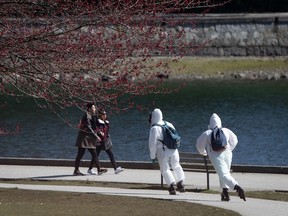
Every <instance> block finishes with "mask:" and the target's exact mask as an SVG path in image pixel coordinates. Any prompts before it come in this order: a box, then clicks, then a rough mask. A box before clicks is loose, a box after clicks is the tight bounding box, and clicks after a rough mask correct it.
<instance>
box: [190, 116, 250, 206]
mask: <svg viewBox="0 0 288 216" xmlns="http://www.w3.org/2000/svg"><path fill="white" fill-rule="evenodd" d="M216 127H217V128H218V129H219V128H222V122H221V119H220V117H219V116H218V115H217V114H216V113H214V114H213V115H212V116H211V118H210V124H209V125H208V130H206V131H204V132H203V133H202V134H201V135H200V136H199V138H198V139H197V143H196V147H197V149H198V151H199V153H200V154H202V155H207V153H208V156H209V158H210V160H211V162H212V164H213V166H214V168H215V170H216V172H217V174H218V176H219V181H220V187H221V188H222V193H221V201H229V200H230V196H229V194H228V189H229V188H233V189H234V190H236V191H237V193H238V196H239V197H240V198H241V199H243V200H244V201H246V198H245V194H244V190H243V189H242V188H241V187H240V186H239V185H238V182H237V181H236V180H235V179H234V178H233V177H232V176H231V174H230V168H231V163H232V157H233V155H232V151H233V150H234V148H235V147H236V145H237V144H238V139H237V136H236V135H235V134H234V133H233V132H232V131H231V130H230V129H228V128H222V130H223V133H224V135H225V137H226V141H227V145H226V147H225V149H223V150H220V151H214V150H213V149H212V146H211V136H212V131H213V129H215V128H216ZM214 131H216V130H214ZM213 135H214V133H213Z"/></svg>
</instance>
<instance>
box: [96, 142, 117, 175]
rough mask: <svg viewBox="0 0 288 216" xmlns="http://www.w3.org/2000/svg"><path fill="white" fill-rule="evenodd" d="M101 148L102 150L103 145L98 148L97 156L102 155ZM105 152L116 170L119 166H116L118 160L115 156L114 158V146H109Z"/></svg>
mask: <svg viewBox="0 0 288 216" xmlns="http://www.w3.org/2000/svg"><path fill="white" fill-rule="evenodd" d="M101 150H102V149H101V146H100V147H97V148H96V152H97V156H99V155H100V152H101ZM105 152H106V153H107V155H108V156H109V158H110V161H111V164H112V166H113V168H114V170H116V168H117V166H116V161H115V158H114V154H113V152H112V148H109V149H107V150H105Z"/></svg>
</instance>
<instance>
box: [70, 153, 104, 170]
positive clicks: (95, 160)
mask: <svg viewBox="0 0 288 216" xmlns="http://www.w3.org/2000/svg"><path fill="white" fill-rule="evenodd" d="M87 150H88V151H89V152H90V154H91V157H92V158H91V162H90V165H89V169H92V168H93V166H94V164H95V165H96V167H97V170H98V171H99V170H100V163H99V159H98V155H97V153H96V150H95V149H87ZM85 151H86V148H78V153H77V157H76V160H75V170H78V169H79V166H80V162H81V159H82V158H83V156H84V154H85Z"/></svg>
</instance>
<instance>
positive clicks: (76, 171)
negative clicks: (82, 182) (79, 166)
mask: <svg viewBox="0 0 288 216" xmlns="http://www.w3.org/2000/svg"><path fill="white" fill-rule="evenodd" d="M73 175H74V176H84V174H83V173H81V172H80V171H79V170H75V171H74V173H73Z"/></svg>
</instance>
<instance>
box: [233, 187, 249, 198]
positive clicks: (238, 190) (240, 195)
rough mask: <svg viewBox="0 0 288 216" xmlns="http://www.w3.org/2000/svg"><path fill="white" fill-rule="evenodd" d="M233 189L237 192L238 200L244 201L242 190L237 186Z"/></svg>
mask: <svg viewBox="0 0 288 216" xmlns="http://www.w3.org/2000/svg"><path fill="white" fill-rule="evenodd" d="M234 189H235V190H236V191H237V193H238V196H239V197H240V199H243V200H244V201H246V197H245V194H244V190H243V189H242V188H241V187H240V186H239V185H235V187H234Z"/></svg>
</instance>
